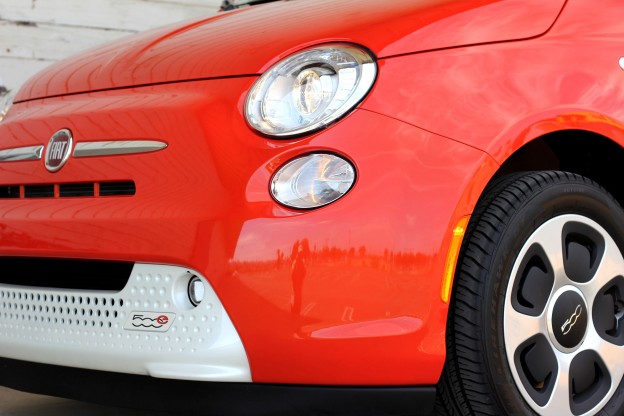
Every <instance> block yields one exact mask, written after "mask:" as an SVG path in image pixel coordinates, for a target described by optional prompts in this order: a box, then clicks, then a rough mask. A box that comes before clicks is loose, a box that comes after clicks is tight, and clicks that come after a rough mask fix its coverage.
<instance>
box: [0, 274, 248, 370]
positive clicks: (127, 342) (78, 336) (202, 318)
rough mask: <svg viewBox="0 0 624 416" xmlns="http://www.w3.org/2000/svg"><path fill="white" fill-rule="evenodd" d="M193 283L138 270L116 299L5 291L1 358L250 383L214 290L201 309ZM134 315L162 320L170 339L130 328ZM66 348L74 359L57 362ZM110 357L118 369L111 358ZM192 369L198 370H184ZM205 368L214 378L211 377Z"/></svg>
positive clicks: (86, 293)
mask: <svg viewBox="0 0 624 416" xmlns="http://www.w3.org/2000/svg"><path fill="white" fill-rule="evenodd" d="M193 275H197V273H195V272H193V271H192V270H188V269H184V268H179V267H173V266H156V265H144V264H137V265H135V267H134V269H133V271H132V273H131V277H130V279H129V281H128V284H127V285H126V287H125V288H124V289H123V290H122V291H121V292H118V293H115V292H106V291H91V290H66V289H41V288H28V287H22V286H12V285H6V284H4V285H0V355H2V356H5V357H7V358H15V359H23V360H30V361H37V362H45V363H48V364H57V365H69V366H74V367H83V368H91V369H101V370H108V371H120V372H131V373H139V374H144V373H148V374H152V375H156V376H162V377H172V378H184V379H207V380H212V379H216V380H219V381H227V380H228V377H230V378H233V379H232V381H248V380H249V379H250V376H249V369H248V363H247V360H246V356H245V353H244V350H243V348H242V344H241V343H240V339H239V337H238V334H236V331H235V330H234V328H233V325H232V323H231V322H230V320H229V317H228V316H227V314H226V313H225V310H224V309H223V306H222V305H221V303H220V301H219V299H218V297H217V296H216V294H215V293H214V291H213V290H212V289H211V287H210V285H209V284H208V283H207V282H205V286H206V297H205V299H204V300H203V301H202V302H201V303H200V304H199V305H198V306H197V307H193V306H192V304H191V303H190V301H189V300H188V296H187V286H188V281H189V279H190V277H191V276H193ZM137 314H141V316H147V315H148V314H155V315H154V316H158V315H159V314H165V315H167V316H168V317H169V319H170V320H172V323H171V325H170V326H167V327H164V328H166V331H164V330H163V329H158V328H151V327H150V328H145V327H139V326H137V327H136V328H133V326H132V325H128V322H131V321H132V319H133V316H136V315H137ZM124 324H125V325H126V327H130V328H132V329H131V330H128V329H124ZM158 331H162V332H158ZM224 346H225V349H226V350H227V349H228V348H229V349H232V350H234V351H235V353H236V354H235V355H236V356H235V357H233V358H232V360H231V361H233V363H228V361H230V359H229V358H226V359H218V358H219V357H217V356H218V355H219V354H222V350H224ZM68 347H69V348H71V349H72V351H73V352H72V354H64V355H65V356H64V357H58V356H56V355H55V354H54V352H55V351H63V350H65V349H66V348H68ZM215 350H218V351H219V352H218V354H216V355H215V352H214V351H215ZM29 351H30V352H29ZM50 353H52V354H50ZM111 355H113V356H114V357H115V359H116V361H115V362H110V360H109V358H107V357H110V356H111ZM47 357H49V358H50V360H52V361H53V362H50V360H46V358H47ZM189 364H194V367H189V368H186V367H185V365H189ZM202 364H203V365H204V366H208V367H210V368H213V370H211V371H213V372H214V373H215V374H213V375H212V376H211V375H210V374H206V371H207V369H206V368H204V367H202ZM111 367H114V368H111ZM230 367H231V368H230ZM159 372H161V373H162V372H164V373H166V375H163V374H159ZM245 373H246V374H245ZM241 377H242V378H241Z"/></svg>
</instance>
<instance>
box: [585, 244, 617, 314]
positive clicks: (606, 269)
mask: <svg viewBox="0 0 624 416" xmlns="http://www.w3.org/2000/svg"><path fill="white" fill-rule="evenodd" d="M605 240H606V241H605V251H604V255H603V256H602V259H600V263H599V265H598V269H597V270H596V274H595V275H594V278H593V279H592V280H591V281H590V282H588V283H586V284H581V285H578V287H579V289H581V291H582V292H583V294H584V295H585V298H586V299H587V302H588V304H590V305H592V304H593V303H594V299H595V298H596V294H597V293H598V292H599V291H600V289H602V288H603V287H604V286H605V285H606V284H607V283H609V282H610V281H611V280H613V278H614V277H616V276H621V275H622V274H624V259H623V258H622V254H621V253H620V250H619V248H618V247H617V245H616V244H615V242H614V241H613V240H612V239H611V238H610V237H609V236H607V238H606V239H605Z"/></svg>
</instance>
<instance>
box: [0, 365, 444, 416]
mask: <svg viewBox="0 0 624 416" xmlns="http://www.w3.org/2000/svg"><path fill="white" fill-rule="evenodd" d="M0 385H3V386H6V387H9V388H12V389H15V390H21V391H25V392H30V393H36V394H46V395H51V396H58V397H65V398H70V399H76V400H82V401H88V402H94V403H100V404H105V405H116V406H123V407H130V408H141V409H151V410H160V411H167V412H175V414H176V415H180V414H201V415H205V416H209V415H215V416H216V415H218V416H222V415H228V416H239V415H240V416H243V415H255V416H262V415H267V416H268V415H271V416H277V415H297V416H303V415H357V416H382V415H396V416H398V415H429V414H431V412H432V411H433V404H434V400H435V387H434V386H416V387H342V386H340V387H329V386H295V385H275V384H258V383H217V382H201V381H182V380H169V379H160V378H153V377H148V376H140V375H130V374H120V373H110V372H103V371H94V370H84V369H78V368H70V367H59V366H53V365H48V364H37V363H31V362H26V361H18V360H11V359H7V358H0Z"/></svg>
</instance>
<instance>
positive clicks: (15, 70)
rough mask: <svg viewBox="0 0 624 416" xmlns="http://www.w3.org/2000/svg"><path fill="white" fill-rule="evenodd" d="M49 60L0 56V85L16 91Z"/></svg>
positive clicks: (48, 62)
mask: <svg viewBox="0 0 624 416" xmlns="http://www.w3.org/2000/svg"><path fill="white" fill-rule="evenodd" d="M50 63H51V62H50V61H38V60H35V59H19V58H6V57H0V85H5V86H6V88H8V89H9V90H12V92H13V93H15V92H17V90H18V89H19V87H20V85H22V84H23V83H24V82H26V80H27V79H28V78H30V77H32V76H33V75H35V74H36V73H37V72H39V71H41V70H42V69H43V68H45V67H46V66H48V65H50Z"/></svg>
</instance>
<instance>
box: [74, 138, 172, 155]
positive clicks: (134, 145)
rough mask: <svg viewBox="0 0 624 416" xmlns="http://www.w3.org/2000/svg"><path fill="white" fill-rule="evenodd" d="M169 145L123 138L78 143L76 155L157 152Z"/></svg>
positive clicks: (75, 149)
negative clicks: (121, 139) (119, 139)
mask: <svg viewBox="0 0 624 416" xmlns="http://www.w3.org/2000/svg"><path fill="white" fill-rule="evenodd" d="M166 147H167V143H164V142H158V141H155V140H123V141H101V142H82V143H76V146H75V148H74V157H93V156H112V155H127V154H133V153H148V152H156V151H158V150H162V149H164V148H166Z"/></svg>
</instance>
